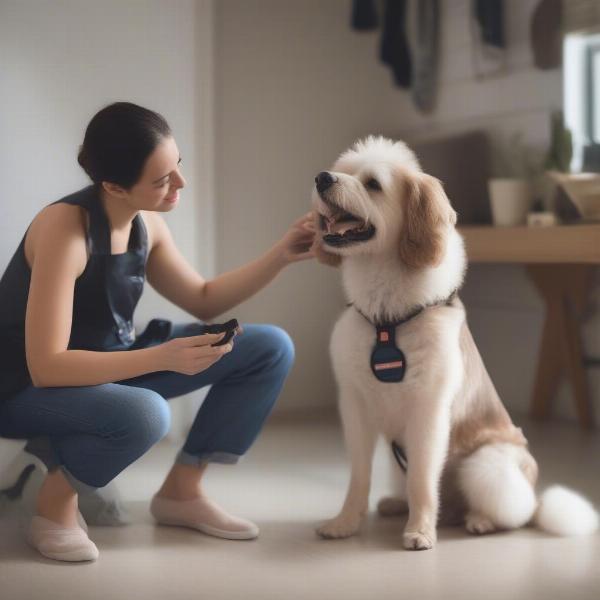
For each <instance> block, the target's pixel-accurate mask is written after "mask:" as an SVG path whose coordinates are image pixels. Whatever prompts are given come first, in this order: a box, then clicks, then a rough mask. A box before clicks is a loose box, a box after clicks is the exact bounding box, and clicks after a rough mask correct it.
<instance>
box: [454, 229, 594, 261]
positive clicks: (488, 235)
mask: <svg viewBox="0 0 600 600" xmlns="http://www.w3.org/2000/svg"><path fill="white" fill-rule="evenodd" d="M458 231H459V233H460V234H461V235H462V236H463V238H464V240H465V247H466V250H467V256H468V259H469V262H475V263H478V262H479V263H570V264H577V263H580V264H600V224H592V225H589V224H588V225H555V226H552V227H526V226H522V227H492V226H480V225H477V226H470V225H463V226H460V227H458Z"/></svg>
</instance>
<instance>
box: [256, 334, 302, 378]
mask: <svg viewBox="0 0 600 600" xmlns="http://www.w3.org/2000/svg"><path fill="white" fill-rule="evenodd" d="M257 335H258V336H259V342H258V343H259V344H260V347H261V350H262V352H263V353H264V356H266V357H267V359H268V361H269V363H271V364H277V365H280V366H282V367H283V368H285V369H286V370H289V369H290V368H291V366H292V364H293V363H294V357H295V347H294V342H293V340H292V338H291V337H290V335H289V334H288V333H287V331H285V329H282V328H281V327H278V326H277V325H270V324H269V325H260V326H259V329H258V332H257Z"/></svg>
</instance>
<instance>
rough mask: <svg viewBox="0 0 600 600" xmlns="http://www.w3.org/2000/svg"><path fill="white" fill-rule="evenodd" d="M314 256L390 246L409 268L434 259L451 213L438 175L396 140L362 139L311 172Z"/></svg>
mask: <svg viewBox="0 0 600 600" xmlns="http://www.w3.org/2000/svg"><path fill="white" fill-rule="evenodd" d="M312 204H313V209H314V214H315V224H316V227H317V238H316V241H315V251H316V256H317V258H318V259H319V260H320V261H321V262H324V263H326V264H329V265H339V264H340V263H341V261H342V259H343V257H351V256H355V255H358V254H380V253H391V252H397V253H398V256H399V258H400V260H401V261H402V262H403V264H404V265H405V266H406V267H407V268H409V269H420V268H425V267H430V266H431V267H433V266H436V265H438V264H439V263H440V262H441V260H442V258H443V256H444V252H445V248H446V239H447V236H448V234H449V232H450V230H451V228H452V227H454V225H455V224H456V213H455V211H454V210H453V209H452V207H451V206H450V201H449V200H448V198H447V197H446V194H445V193H444V190H443V187H442V185H441V183H440V181H439V180H437V179H436V178H434V177H431V176H430V175H426V174H425V173H423V172H422V171H421V168H420V166H419V163H418V160H417V158H416V157H415V155H414V154H413V152H412V151H411V150H410V149H409V148H408V146H407V145H406V144H404V143H403V142H393V141H391V140H388V139H386V138H383V137H377V138H374V137H369V138H367V139H366V140H361V141H358V142H356V143H355V144H354V145H353V146H352V147H351V148H350V149H349V150H347V151H346V152H344V153H343V154H342V155H341V156H340V157H339V158H338V160H337V161H336V163H335V164H334V165H333V167H332V169H331V170H330V171H321V172H320V173H319V174H318V175H317V176H316V177H315V187H314V190H313V196H312Z"/></svg>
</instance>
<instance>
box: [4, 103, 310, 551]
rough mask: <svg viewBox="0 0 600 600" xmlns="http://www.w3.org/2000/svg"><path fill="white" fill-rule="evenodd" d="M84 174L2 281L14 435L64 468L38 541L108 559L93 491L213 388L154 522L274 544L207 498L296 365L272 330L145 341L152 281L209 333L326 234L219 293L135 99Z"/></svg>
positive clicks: (7, 416)
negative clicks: (172, 218) (192, 398)
mask: <svg viewBox="0 0 600 600" xmlns="http://www.w3.org/2000/svg"><path fill="white" fill-rule="evenodd" d="M78 162H79V164H80V165H81V166H82V167H83V169H84V170H85V171H86V173H87V174H88V175H89V177H90V178H91V180H92V184H91V185H89V186H87V187H85V188H83V189H81V190H79V191H77V192H75V193H73V194H70V195H68V196H66V197H64V198H61V199H60V200H57V201H55V202H53V203H51V204H49V205H48V206H46V207H45V208H44V209H43V210H41V211H40V212H39V213H38V214H37V215H36V217H35V218H34V219H33V221H32V222H31V224H30V226H29V227H28V229H27V231H26V232H25V235H24V236H23V238H22V240H21V243H20V245H19V247H18V249H17V251H16V252H15V254H14V256H13V258H12V260H11V261H10V263H9V265H8V267H7V269H6V271H5V273H4V275H3V277H2V279H1V280H0V306H2V307H3V308H2V311H1V315H0V339H2V342H3V343H2V344H1V347H0V436H2V437H7V438H17V439H28V440H29V442H28V450H29V451H30V452H32V453H34V454H36V455H37V456H38V457H39V458H40V459H42V460H43V461H44V463H45V464H46V465H47V467H48V474H47V476H46V478H45V479H44V482H43V484H42V486H41V488H40V490H39V494H38V496H37V498H36V510H35V513H36V514H34V516H33V518H32V519H31V522H30V524H29V526H28V530H27V539H28V541H29V543H30V544H31V545H33V546H34V547H35V548H37V549H38V550H39V551H40V552H41V553H42V554H44V555H45V556H47V557H49V558H54V559H57V560H67V561H80V560H94V559H95V558H97V556H98V550H97V548H96V546H95V544H94V543H93V542H92V541H91V540H90V539H89V538H88V536H87V527H86V524H85V521H83V519H82V516H81V514H80V513H79V511H78V493H80V492H83V493H89V492H90V490H92V491H93V490H96V489H98V488H101V487H103V486H106V485H107V484H108V483H109V482H110V481H111V480H112V479H114V477H116V476H117V475H118V474H119V473H120V472H121V471H122V470H123V469H125V468H126V467H127V465H129V464H131V463H132V462H134V461H135V460H136V459H138V458H139V457H140V456H142V455H143V454H144V453H145V452H146V451H147V450H148V449H149V448H150V447H151V446H152V445H153V444H155V443H156V442H157V441H158V440H160V439H161V438H162V437H163V436H164V435H165V434H166V433H167V431H168V429H169V422H170V411H169V408H168V405H167V402H166V400H169V399H170V398H173V397H176V396H180V395H183V394H187V393H189V392H191V391H193V390H197V389H199V388H202V387H204V386H206V385H210V384H212V388H211V390H210V391H209V393H208V395H207V396H206V399H205V401H204V403H203V404H202V406H201V408H200V409H199V411H198V414H197V416H196V418H195V420H194V422H193V425H192V427H191V430H190V433H189V435H188V437H187V440H186V442H185V444H184V446H183V447H182V448H181V450H180V451H179V453H178V454H177V457H176V459H175V464H174V465H173V467H172V469H171V471H170V472H169V474H168V475H167V477H166V479H165V481H164V483H163V485H162V487H161V488H160V489H159V490H158V492H157V493H156V494H155V495H154V496H153V498H152V502H151V507H150V509H151V512H152V514H153V516H154V518H155V519H156V521H157V522H159V523H164V524H177V525H183V526H188V527H192V528H194V529H197V530H200V531H203V532H204V533H207V534H210V535H215V536H218V537H223V538H228V539H250V538H255V537H256V536H257V535H258V528H257V527H256V525H254V524H253V523H251V522H249V521H246V520H244V519H240V518H237V517H234V516H232V515H229V514H227V513H226V512H225V511H224V510H223V509H221V508H220V507H219V506H217V505H216V504H214V503H213V502H211V501H210V500H209V499H208V498H207V497H206V496H205V495H204V493H203V491H202V487H201V480H202V477H203V475H204V473H205V471H206V467H207V465H208V463H211V462H218V463H235V462H236V461H237V460H238V459H239V457H240V456H242V455H243V454H244V453H245V452H246V450H248V448H249V447H250V445H251V444H252V443H253V441H254V439H255V438H256V436H257V434H258V432H259V430H260V429H261V427H262V424H263V422H264V420H265V419H266V417H267V415H268V414H269V412H270V410H271V408H272V407H273V404H274V402H275V400H276V398H277V396H278V394H279V392H280V390H281V388H282V386H283V383H284V380H285V378H286V376H287V374H288V372H289V370H290V368H291V366H292V363H293V357H294V348H293V344H292V342H291V340H290V338H289V336H288V335H287V333H285V331H283V330H282V329H280V328H278V327H275V326H272V325H254V324H250V325H244V327H243V330H242V331H241V332H239V333H241V335H239V336H237V337H235V338H234V339H233V340H232V341H230V342H229V343H227V344H223V345H214V344H215V343H216V342H218V341H219V340H220V339H221V338H222V336H223V334H218V335H215V334H206V333H203V331H204V327H205V326H204V325H203V324H202V322H200V321H193V322H191V323H187V324H178V325H173V324H171V323H170V322H169V321H166V320H164V319H154V320H152V321H151V322H150V324H149V325H148V327H147V328H146V330H145V331H144V332H143V333H142V334H141V335H140V336H138V338H137V339H136V336H135V331H134V329H133V321H132V319H133V312H134V309H135V306H136V304H137V302H138V300H139V297H140V295H141V293H142V288H143V283H144V278H145V276H146V275H147V278H148V281H149V282H150V284H151V285H152V286H153V287H154V288H155V289H156V290H157V291H158V292H159V293H160V294H162V295H163V296H165V297H166V298H167V299H169V300H171V301H172V302H173V303H174V304H176V305H178V306H180V307H181V308H183V309H184V310H186V311H187V312H189V313H190V314H191V315H193V316H194V317H196V318H197V319H198V320H201V321H205V320H210V319H214V318H215V317H217V316H219V315H220V314H222V313H224V312H225V311H227V310H229V309H231V308H233V307H234V306H237V305H238V304H239V303H240V302H242V301H243V300H245V299H247V298H249V297H250V296H252V295H253V294H255V293H256V292H258V291H259V290H260V289H261V288H262V287H264V286H265V285H266V284H267V283H269V282H270V281H271V280H272V279H273V278H274V277H275V275H276V274H277V273H278V272H279V271H280V270H281V269H282V268H283V267H285V266H286V265H288V264H290V263H292V262H296V261H300V260H304V259H308V258H311V257H312V256H313V251H312V250H311V245H312V242H313V239H314V227H313V226H312V225H311V222H310V216H309V214H307V215H305V216H304V217H302V218H300V219H298V221H296V222H295V223H294V225H293V226H292V227H291V228H290V229H289V231H287V232H286V234H285V235H284V236H283V237H282V238H281V240H280V241H279V242H277V243H276V244H275V245H274V246H273V248H271V249H270V250H269V251H268V252H267V253H266V254H265V255H263V256H262V257H260V258H258V259H257V260H255V261H253V262H251V263H249V264H248V265H246V266H243V267H241V268H239V269H237V270H234V271H231V272H229V273H225V274H224V275H221V276H219V277H216V278H215V279H213V280H211V281H205V280H204V279H203V278H202V277H201V276H200V275H199V274H198V273H196V272H195V271H194V270H193V269H192V267H191V266H190V265H189V264H188V263H187V262H186V260H185V259H184V258H183V256H182V255H181V254H180V253H179V251H178V250H177V248H176V246H175V243H174V241H173V238H172V236H171V234H170V232H169V229H168V227H167V224H166V222H165V220H164V219H163V218H162V217H161V216H160V215H159V214H158V213H160V212H168V211H171V210H173V209H174V208H175V207H176V206H177V203H178V200H179V190H180V189H181V188H183V187H184V186H185V180H184V178H183V176H182V174H181V170H180V167H179V164H180V162H181V158H180V156H179V151H178V149H177V145H176V143H175V140H174V139H173V135H172V133H171V130H170V128H169V126H168V124H167V123H166V121H165V120H164V118H163V117H162V116H161V115H159V114H157V113H155V112H153V111H150V110H148V109H145V108H143V107H141V106H137V105H135V104H131V103H128V102H118V103H115V104H111V105H109V106H107V107H105V108H103V109H102V110H100V111H99V112H98V113H97V114H96V115H95V116H94V117H93V118H92V120H91V121H90V123H89V125H88V127H87V130H86V133H85V138H84V142H83V145H82V146H81V149H80V152H79V156H78Z"/></svg>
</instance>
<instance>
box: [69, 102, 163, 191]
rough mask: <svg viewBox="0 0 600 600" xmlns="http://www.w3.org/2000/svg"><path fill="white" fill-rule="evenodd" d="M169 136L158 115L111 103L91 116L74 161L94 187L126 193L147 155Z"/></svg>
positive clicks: (134, 180)
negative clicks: (114, 187)
mask: <svg viewBox="0 0 600 600" xmlns="http://www.w3.org/2000/svg"><path fill="white" fill-rule="evenodd" d="M171 135H172V133H171V129H170V127H169V125H168V124H167V122H166V120H165V119H164V117H163V116H162V115H159V114H158V113H156V112H154V111H152V110H149V109H147V108H143V107H142V106H138V105H137V104H132V103H131V102H115V103H114V104H109V105H108V106H106V107H104V108H103V109H102V110H100V111H99V112H97V113H96V114H95V115H94V116H93V117H92V120H91V121H90V122H89V124H88V126H87V129H86V130H85V136H84V139H83V144H82V145H81V146H80V147H79V154H78V155H77V162H78V163H79V164H80V165H81V167H82V168H83V170H84V171H85V172H86V173H87V174H88V175H89V177H90V179H91V180H92V181H93V182H94V184H95V185H96V186H99V185H100V184H101V183H102V182H103V181H108V182H111V183H116V184H117V185H120V186H121V187H122V188H124V189H126V190H129V189H130V188H131V187H132V186H133V185H135V184H136V183H137V181H138V180H139V178H140V176H141V174H142V170H143V168H144V163H145V162H146V159H147V158H148V156H150V154H152V152H153V151H154V149H155V148H156V146H157V145H158V144H159V143H160V142H161V141H162V140H163V139H164V138H166V137H169V136H171Z"/></svg>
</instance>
